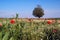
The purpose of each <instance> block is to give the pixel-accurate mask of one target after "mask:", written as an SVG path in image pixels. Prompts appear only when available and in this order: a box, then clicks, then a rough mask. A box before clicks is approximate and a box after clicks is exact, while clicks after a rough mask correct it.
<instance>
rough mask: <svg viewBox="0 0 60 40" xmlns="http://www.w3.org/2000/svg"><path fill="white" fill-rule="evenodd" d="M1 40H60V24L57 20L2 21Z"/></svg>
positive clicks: (0, 27) (0, 22)
mask: <svg viewBox="0 0 60 40" xmlns="http://www.w3.org/2000/svg"><path fill="white" fill-rule="evenodd" d="M0 40H60V23H59V21H58V20H57V19H55V20H39V21H38V20H37V21H36V20H35V21H34V19H27V20H26V21H23V20H22V19H20V20H19V19H0Z"/></svg>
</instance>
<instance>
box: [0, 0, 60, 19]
mask: <svg viewBox="0 0 60 40" xmlns="http://www.w3.org/2000/svg"><path fill="white" fill-rule="evenodd" d="M38 4H39V5H41V7H42V8H43V10H44V14H45V15H44V16H43V17H42V18H58V17H59V18H60V0H0V18H9V17H15V14H16V13H18V14H19V18H35V17H34V16H33V15H32V11H33V9H34V8H35V7H36V6H37V5H38Z"/></svg>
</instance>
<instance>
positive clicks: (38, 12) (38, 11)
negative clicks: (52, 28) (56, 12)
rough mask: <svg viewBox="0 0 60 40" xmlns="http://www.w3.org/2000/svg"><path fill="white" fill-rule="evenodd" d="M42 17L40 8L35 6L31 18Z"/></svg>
mask: <svg viewBox="0 0 60 40" xmlns="http://www.w3.org/2000/svg"><path fill="white" fill-rule="evenodd" d="M43 15H44V10H43V9H42V8H41V6H40V5H37V7H36V8H34V10H33V16H35V17H39V18H40V17H42V16H43Z"/></svg>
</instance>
